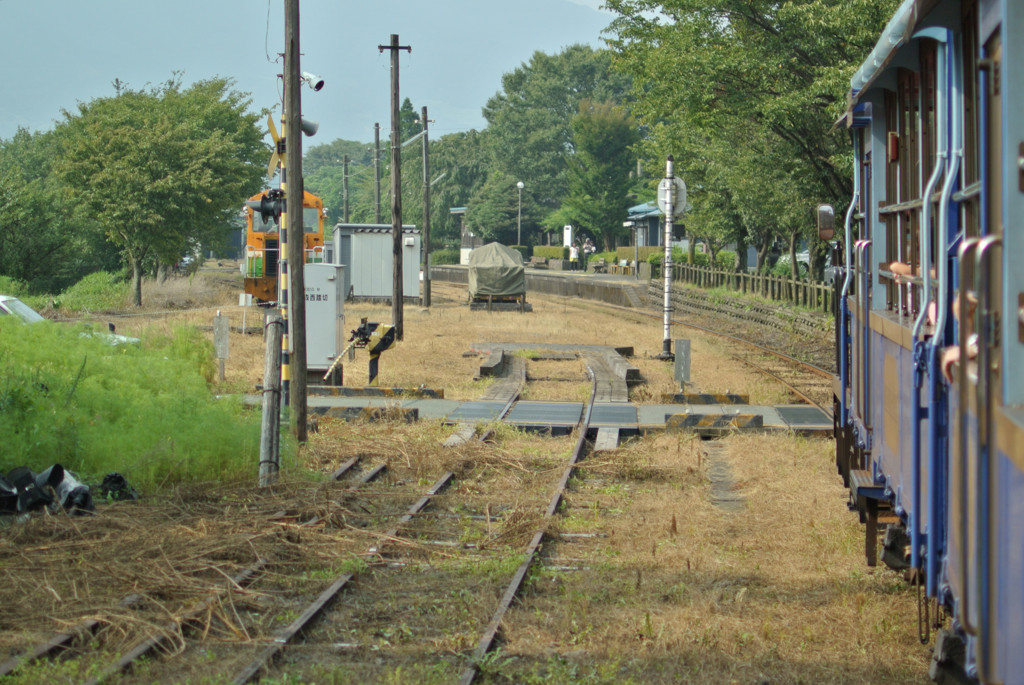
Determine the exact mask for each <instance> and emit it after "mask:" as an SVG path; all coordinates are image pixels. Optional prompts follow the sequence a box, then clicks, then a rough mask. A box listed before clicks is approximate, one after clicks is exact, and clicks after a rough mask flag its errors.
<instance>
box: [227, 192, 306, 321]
mask: <svg viewBox="0 0 1024 685" xmlns="http://www.w3.org/2000/svg"><path fill="white" fill-rule="evenodd" d="M269 194H271V191H268V190H264V191H263V192H261V193H258V194H256V195H253V196H252V197H251V198H249V201H250V202H255V203H257V206H258V203H259V202H260V201H263V200H264V199H265V198H267V197H268V195H269ZM243 211H244V212H245V292H246V293H248V294H249V295H252V297H253V299H254V300H256V301H257V302H262V303H267V302H275V301H277V276H278V273H279V271H280V267H279V261H280V254H281V240H280V233H279V230H280V229H279V227H278V223H277V220H276V218H273V217H271V216H264V215H262V214H260V212H259V211H254V210H253V209H252V207H250V206H248V205H246V206H245V207H244V208H243ZM325 214H326V212H325V210H324V203H323V200H321V199H320V198H319V197H317V196H316V195H313V194H312V193H309V192H306V193H304V194H303V198H302V226H303V232H304V233H305V235H303V237H302V252H303V254H302V261H303V262H304V263H314V262H322V261H324V215H325ZM289 259H291V260H293V261H294V256H292V255H289Z"/></svg>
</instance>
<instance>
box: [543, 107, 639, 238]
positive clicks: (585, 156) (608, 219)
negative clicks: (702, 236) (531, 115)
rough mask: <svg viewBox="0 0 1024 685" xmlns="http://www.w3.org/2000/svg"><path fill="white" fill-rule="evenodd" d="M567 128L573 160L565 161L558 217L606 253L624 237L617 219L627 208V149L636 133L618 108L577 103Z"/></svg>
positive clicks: (631, 156)
mask: <svg viewBox="0 0 1024 685" xmlns="http://www.w3.org/2000/svg"><path fill="white" fill-rule="evenodd" d="M569 127H570V129H571V130H572V145H573V154H572V155H571V156H569V158H568V159H567V160H566V162H567V165H568V174H567V178H568V185H569V194H568V196H567V197H566V198H565V202H564V203H563V205H562V212H561V214H562V215H563V216H567V217H568V218H571V219H572V223H574V224H576V225H578V226H579V227H580V228H581V229H583V230H585V231H587V232H589V233H590V234H591V235H593V236H594V239H595V240H598V241H601V242H603V244H604V249H605V250H611V249H612V248H613V247H614V246H615V242H616V239H617V238H618V237H620V236H623V235H625V234H626V229H624V228H623V227H622V219H623V217H625V216H626V210H627V209H628V208H629V205H630V200H629V198H628V197H627V195H628V194H629V191H630V187H631V186H632V183H633V181H632V178H631V177H630V172H631V171H632V170H633V168H634V162H635V157H634V153H633V151H632V147H633V145H634V144H635V143H637V142H638V141H639V138H640V134H639V130H638V128H637V125H636V122H635V121H634V120H633V118H632V117H631V116H630V115H629V113H628V112H627V111H626V110H625V109H623V108H622V107H621V106H619V105H616V104H615V103H613V102H594V101H593V100H583V101H581V102H580V111H579V113H578V114H577V115H576V116H574V117H573V118H572V120H571V121H570V122H569Z"/></svg>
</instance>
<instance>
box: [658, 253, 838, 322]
mask: <svg viewBox="0 0 1024 685" xmlns="http://www.w3.org/2000/svg"><path fill="white" fill-rule="evenodd" d="M652 267H653V269H652V272H651V277H652V278H653V279H659V278H661V277H662V276H661V265H660V264H652ZM672 280H673V281H675V282H677V283H690V284H692V285H696V286H698V287H701V288H727V289H729V290H736V291H738V292H742V293H751V294H754V295H760V296H762V297H765V298H768V299H770V300H777V301H781V302H792V303H793V304H796V305H801V306H804V307H808V308H810V309H818V310H821V311H824V312H830V311H832V301H833V299H834V297H835V290H834V288H833V286H832V284H830V283H818V282H815V281H809V280H803V279H797V280H796V282H794V281H793V280H792V279H791V278H790V277H789V276H775V275H772V274H758V273H749V272H742V271H727V270H725V269H716V268H712V267H708V266H697V265H695V264H673V265H672Z"/></svg>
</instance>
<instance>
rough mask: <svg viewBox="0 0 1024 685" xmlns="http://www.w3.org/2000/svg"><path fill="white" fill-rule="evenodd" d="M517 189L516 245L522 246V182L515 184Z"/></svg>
mask: <svg viewBox="0 0 1024 685" xmlns="http://www.w3.org/2000/svg"><path fill="white" fill-rule="evenodd" d="M516 188H518V189H519V212H518V213H517V214H516V245H522V244H523V182H522V181H520V182H519V183H517V184H516Z"/></svg>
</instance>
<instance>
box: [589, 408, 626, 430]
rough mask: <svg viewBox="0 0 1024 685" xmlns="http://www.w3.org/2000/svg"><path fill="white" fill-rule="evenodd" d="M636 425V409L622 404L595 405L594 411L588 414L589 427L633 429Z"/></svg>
mask: <svg viewBox="0 0 1024 685" xmlns="http://www.w3.org/2000/svg"><path fill="white" fill-rule="evenodd" d="M636 423H637V416H636V407H634V406H633V405H632V404H623V403H622V402H609V403H607V404H595V405H594V411H593V412H591V414H590V425H591V426H615V427H623V428H635V427H636Z"/></svg>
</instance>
